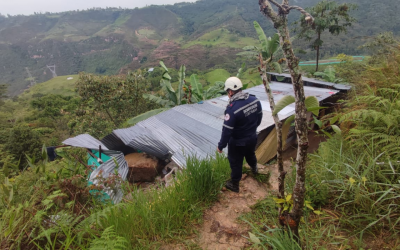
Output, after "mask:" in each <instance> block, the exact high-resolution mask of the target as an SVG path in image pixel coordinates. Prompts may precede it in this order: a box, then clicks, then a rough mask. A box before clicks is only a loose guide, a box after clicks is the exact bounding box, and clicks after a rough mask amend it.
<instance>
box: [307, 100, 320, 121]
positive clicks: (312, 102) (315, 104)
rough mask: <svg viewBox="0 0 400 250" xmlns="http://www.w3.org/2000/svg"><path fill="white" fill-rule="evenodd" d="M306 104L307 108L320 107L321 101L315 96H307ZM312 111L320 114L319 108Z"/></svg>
mask: <svg viewBox="0 0 400 250" xmlns="http://www.w3.org/2000/svg"><path fill="white" fill-rule="evenodd" d="M304 104H305V105H306V108H312V107H319V101H318V99H317V97H315V96H307V97H306V100H305V101H304ZM312 113H313V114H314V115H316V116H318V113H319V112H318V110H314V111H313V112H312Z"/></svg>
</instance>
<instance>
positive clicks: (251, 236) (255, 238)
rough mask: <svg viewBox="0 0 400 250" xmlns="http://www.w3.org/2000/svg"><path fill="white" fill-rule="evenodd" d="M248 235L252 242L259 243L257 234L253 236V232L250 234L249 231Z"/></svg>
mask: <svg viewBox="0 0 400 250" xmlns="http://www.w3.org/2000/svg"><path fill="white" fill-rule="evenodd" d="M249 236H250V240H251V241H252V242H253V243H254V244H256V245H258V244H261V241H260V239H259V238H258V237H257V236H255V235H254V234H252V233H251V232H249Z"/></svg>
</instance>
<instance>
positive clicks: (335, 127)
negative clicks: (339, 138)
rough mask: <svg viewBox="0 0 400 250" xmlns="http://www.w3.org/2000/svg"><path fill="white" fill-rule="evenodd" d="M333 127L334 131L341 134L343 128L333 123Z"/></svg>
mask: <svg viewBox="0 0 400 250" xmlns="http://www.w3.org/2000/svg"><path fill="white" fill-rule="evenodd" d="M331 127H332V129H333V131H335V133H336V134H339V135H341V134H342V130H341V129H340V128H339V127H338V126H336V125H331Z"/></svg>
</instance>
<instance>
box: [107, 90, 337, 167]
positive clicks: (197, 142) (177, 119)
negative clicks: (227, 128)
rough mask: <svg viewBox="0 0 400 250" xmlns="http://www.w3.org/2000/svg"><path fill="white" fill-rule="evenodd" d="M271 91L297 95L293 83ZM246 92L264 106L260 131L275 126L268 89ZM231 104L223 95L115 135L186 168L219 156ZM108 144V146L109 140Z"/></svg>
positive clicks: (320, 93)
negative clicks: (188, 161)
mask: <svg viewBox="0 0 400 250" xmlns="http://www.w3.org/2000/svg"><path fill="white" fill-rule="evenodd" d="M271 89H272V92H273V94H274V98H275V101H279V100H280V99H281V98H282V97H284V96H286V95H293V87H292V85H291V84H287V83H281V82H272V84H271ZM245 91H246V92H249V93H250V94H254V95H256V96H257V98H258V99H259V100H260V101H261V104H262V108H263V114H264V117H263V120H262V122H261V124H260V126H259V127H258V128H257V132H260V131H262V130H264V129H267V128H268V127H270V126H273V125H274V121H273V118H272V114H271V109H270V105H269V102H268V98H267V94H266V93H265V89H264V86H263V85H260V86H256V87H253V88H250V89H247V90H245ZM304 91H305V94H306V96H311V95H313V96H316V97H317V99H318V100H320V101H321V100H324V99H326V98H328V97H330V96H332V95H334V94H336V93H338V92H339V91H338V90H332V89H326V88H317V87H310V86H305V87H304ZM227 104H228V97H227V96H222V97H218V98H214V99H211V100H207V101H204V102H203V103H202V104H186V105H180V106H176V107H174V108H172V109H170V110H167V111H164V112H162V113H160V114H157V115H155V116H153V117H151V118H149V119H147V120H145V121H142V122H139V123H138V124H136V125H135V126H133V127H130V128H126V129H118V130H115V131H114V132H113V135H114V136H116V137H118V138H121V140H122V141H123V142H124V143H125V144H126V145H129V146H131V147H133V148H135V149H137V150H141V151H144V152H146V153H149V154H151V155H154V156H156V157H159V158H166V157H168V156H171V158H172V159H173V160H174V161H175V162H176V163H177V164H178V165H180V166H181V167H184V166H185V164H186V158H187V156H194V155H195V156H197V157H198V158H200V159H204V158H206V157H208V156H213V155H214V154H215V151H216V147H217V144H218V141H219V139H220V136H221V131H222V124H223V121H224V111H225V108H226V106H227ZM294 113H295V108H294V104H292V105H289V106H288V107H286V108H285V109H283V110H282V111H281V112H280V113H279V118H280V119H282V120H283V119H286V118H287V117H289V116H291V115H293V114H294ZM105 139H106V138H104V139H103V141H104V140H105ZM104 143H105V144H107V143H106V142H105V141H104ZM107 145H108V144H107Z"/></svg>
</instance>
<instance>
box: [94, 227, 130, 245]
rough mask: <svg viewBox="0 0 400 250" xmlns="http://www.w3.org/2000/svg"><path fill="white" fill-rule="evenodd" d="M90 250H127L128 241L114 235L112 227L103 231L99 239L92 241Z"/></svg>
mask: <svg viewBox="0 0 400 250" xmlns="http://www.w3.org/2000/svg"><path fill="white" fill-rule="evenodd" d="M89 249H90V250H124V249H128V241H127V240H126V239H125V238H124V237H121V236H118V235H117V234H116V233H115V230H114V226H110V227H108V228H106V229H105V230H104V232H103V233H102V234H101V237H100V238H97V239H95V240H93V242H92V243H91V244H90V248H89Z"/></svg>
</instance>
